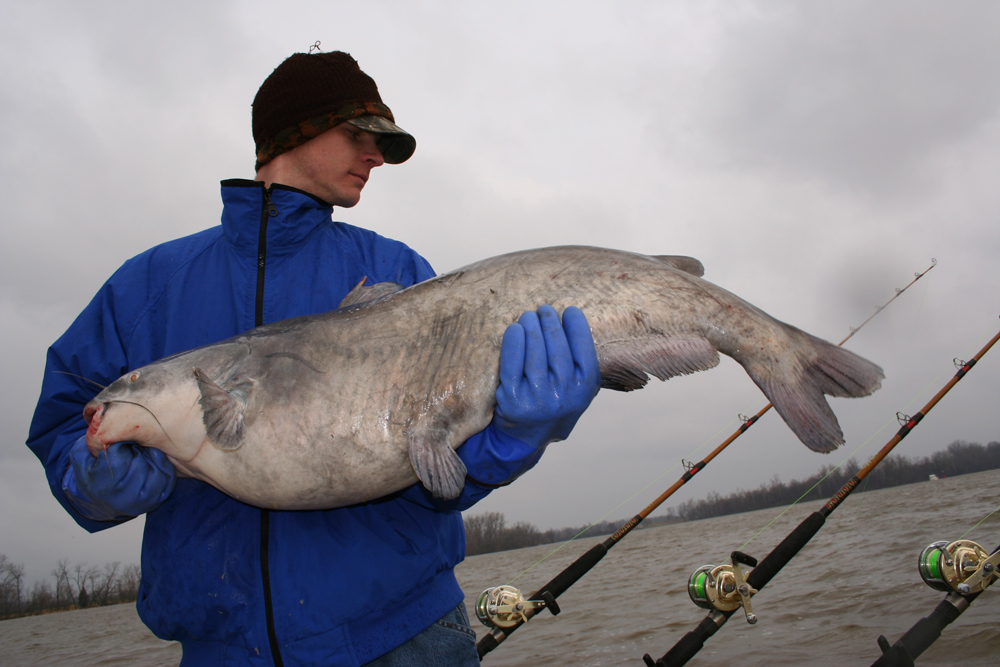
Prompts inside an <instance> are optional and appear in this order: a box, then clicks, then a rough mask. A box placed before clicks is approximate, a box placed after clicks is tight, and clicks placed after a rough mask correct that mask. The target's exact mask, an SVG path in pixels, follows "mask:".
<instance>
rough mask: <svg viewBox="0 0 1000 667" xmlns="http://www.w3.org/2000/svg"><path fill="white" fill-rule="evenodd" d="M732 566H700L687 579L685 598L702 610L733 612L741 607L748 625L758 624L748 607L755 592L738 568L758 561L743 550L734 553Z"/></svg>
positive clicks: (752, 565) (753, 564) (754, 565)
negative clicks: (688, 598)
mask: <svg viewBox="0 0 1000 667" xmlns="http://www.w3.org/2000/svg"><path fill="white" fill-rule="evenodd" d="M730 557H731V558H732V559H733V564H732V565H716V566H714V567H713V566H712V565H702V566H701V567H699V568H698V569H697V570H695V571H694V574H692V575H691V576H690V578H688V595H689V596H691V601H692V602H694V603H695V604H696V605H698V606H699V607H701V608H702V609H717V610H718V611H736V610H737V609H739V608H740V607H743V612H744V613H745V614H746V617H747V623H750V624H751V625H752V624H754V623H756V622H757V615H756V614H754V613H753V609H752V608H751V607H750V596H752V595H754V594H755V593H756V592H757V590H756V589H754V588H751V587H750V585H749V584H747V582H746V579H745V578H744V576H743V571H742V570H740V565H741V564H743V565H747V566H749V567H756V566H757V559H756V558H754V557H753V556H748V555H747V554H745V553H743V552H742V551H734V552H733V553H732V554H731V555H730Z"/></svg>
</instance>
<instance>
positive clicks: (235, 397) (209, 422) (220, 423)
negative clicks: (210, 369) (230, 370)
mask: <svg viewBox="0 0 1000 667" xmlns="http://www.w3.org/2000/svg"><path fill="white" fill-rule="evenodd" d="M194 376H195V377H196V378H197V379H198V390H199V391H200V392H201V397H200V398H199V399H198V403H199V404H200V405H201V411H202V417H201V419H202V422H203V423H204V424H205V431H206V433H207V434H208V437H209V438H210V439H211V440H212V443H213V444H215V446H216V447H218V448H219V449H221V450H223V451H227V452H228V451H232V450H234V449H239V447H240V445H242V444H243V413H244V412H245V411H246V407H247V398H248V394H249V392H250V389H251V387H252V384H253V382H252V381H251V380H244V381H243V382H239V383H237V384H236V385H235V386H234V387H233V389H232V390H231V391H226V390H225V389H223V388H222V387H220V386H219V385H218V384H216V383H215V382H213V381H212V379H211V378H209V377H208V376H207V375H206V374H205V371H203V370H201V369H200V368H195V369H194Z"/></svg>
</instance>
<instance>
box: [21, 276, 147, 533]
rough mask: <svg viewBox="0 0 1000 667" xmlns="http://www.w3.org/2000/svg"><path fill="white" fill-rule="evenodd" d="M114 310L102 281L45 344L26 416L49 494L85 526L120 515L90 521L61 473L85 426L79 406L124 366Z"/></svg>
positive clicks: (100, 527) (31, 443) (108, 523)
mask: <svg viewBox="0 0 1000 667" xmlns="http://www.w3.org/2000/svg"><path fill="white" fill-rule="evenodd" d="M127 366H128V361H127V359H126V353H125V349H124V346H123V344H122V341H121V337H120V335H119V331H118V323H117V322H116V319H115V313H114V296H113V289H112V288H111V286H110V281H109V283H106V284H105V285H104V287H102V288H101V291H99V292H98V293H97V295H96V296H95V297H94V298H93V300H92V301H91V302H90V304H89V305H88V306H87V307H86V308H85V309H84V311H83V312H82V313H81V314H80V316H79V317H77V318H76V321H74V322H73V324H72V325H71V326H70V327H69V329H68V330H67V331H66V333H65V334H63V335H62V336H61V337H60V338H59V340H57V341H56V342H55V343H53V345H52V346H51V347H50V348H49V350H48V354H47V356H46V363H45V374H44V376H43V377H42V390H41V395H40V397H39V399H38V405H37V407H36V408H35V413H34V416H33V417H32V420H31V427H30V430H29V433H28V441H27V444H28V447H29V448H31V450H32V451H33V452H34V453H35V455H36V456H37V457H38V458H39V460H40V461H41V462H42V465H43V466H44V467H45V476H46V478H47V479H48V482H49V487H50V489H51V490H52V495H54V496H55V498H56V500H58V501H59V503H60V504H61V505H62V506H63V507H64V508H65V509H66V511H67V512H69V514H70V516H72V517H73V519H74V520H76V522H77V523H78V524H80V525H81V526H82V527H84V528H85V529H87V530H88V531H90V532H92V533H93V532H96V531H99V530H103V529H105V528H110V527H111V526H114V525H117V524H118V523H122V521H94V520H92V519H88V518H86V517H84V516H82V515H81V514H80V513H79V512H77V511H76V510H75V509H74V508H73V506H72V505H71V504H70V503H69V502H68V501H67V499H66V496H65V495H64V493H63V491H62V479H63V476H64V474H65V473H66V470H67V468H68V467H69V451H70V449H71V447H72V445H73V444H74V443H75V442H76V441H77V440H79V439H80V438H81V437H83V436H84V435H85V434H86V432H87V424H86V422H85V421H84V419H83V407H84V406H85V405H86V404H87V402H88V401H90V399H92V398H93V397H94V396H95V395H97V393H98V392H100V390H101V389H102V388H103V387H104V386H107V385H108V384H110V383H111V382H113V381H114V380H116V379H117V378H119V377H120V376H121V375H122V374H123V373H125V372H126V371H127V370H128V368H127Z"/></svg>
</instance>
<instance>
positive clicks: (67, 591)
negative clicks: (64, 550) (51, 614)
mask: <svg viewBox="0 0 1000 667" xmlns="http://www.w3.org/2000/svg"><path fill="white" fill-rule="evenodd" d="M52 576H53V577H55V580H56V609H62V607H63V600H64V599H65V601H66V602H65V604H66V605H67V606H68V605H70V604H72V602H73V587H72V586H71V585H70V583H69V558H60V559H59V560H58V561H56V569H54V570H52Z"/></svg>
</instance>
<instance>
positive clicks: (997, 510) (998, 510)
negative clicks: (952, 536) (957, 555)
mask: <svg viewBox="0 0 1000 667" xmlns="http://www.w3.org/2000/svg"><path fill="white" fill-rule="evenodd" d="M997 512H1000V505H997V508H996V509H995V510H993V511H992V512H990V513H989V514H987V515H986V516H984V517H983V518H982V519H980V520H979V522H978V523H976V525H974V526H973V527H972V528H969V529H968V530H967V531H965V532H964V533H963V534H962V535H961V536H959V538H958V539H960V540H963V539H965V536H966V535H968V534H969V533H971V532H972V531H974V530H975V529H976V528H978V527H979V524H981V523H983V522H984V521H986V520H987V519H989V518H990V517H991V516H993V515H994V514H996V513H997Z"/></svg>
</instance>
